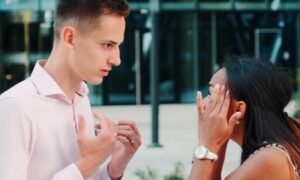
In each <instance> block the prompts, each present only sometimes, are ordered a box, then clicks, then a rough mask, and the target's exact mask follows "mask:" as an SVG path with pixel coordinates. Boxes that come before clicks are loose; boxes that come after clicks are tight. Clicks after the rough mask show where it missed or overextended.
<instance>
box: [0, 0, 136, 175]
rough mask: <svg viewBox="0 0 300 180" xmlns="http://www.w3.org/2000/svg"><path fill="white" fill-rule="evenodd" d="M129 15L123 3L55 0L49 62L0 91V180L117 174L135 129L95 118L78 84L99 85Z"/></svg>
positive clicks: (132, 146)
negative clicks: (17, 82)
mask: <svg viewBox="0 0 300 180" xmlns="http://www.w3.org/2000/svg"><path fill="white" fill-rule="evenodd" d="M127 15H128V5H127V4H126V3H125V2H124V1H123V0H84V1H83V0H72V1H70V0H58V2H57V9H56V21H55V29H54V30H55V38H54V46H53V49H52V51H51V54H50V56H49V58H48V60H47V61H44V60H40V61H38V62H37V63H36V65H35V68H34V70H33V72H32V74H31V76H30V77H29V78H28V79H26V80H24V81H23V82H21V83H19V84H17V85H16V86H14V87H13V88H11V89H10V90H8V91H6V92H5V93H3V94H2V95H1V96H0V115H1V119H0V124H1V126H0V146H1V148H0V157H1V158H0V179H5V180H10V179H11V180H16V179H18V180H20V179H30V180H32V179H37V180H42V179H55V180H61V179H63V180H69V179H70V180H77V179H78V180H79V179H80V180H81V179H93V180H94V179H97V180H100V179H101V180H102V179H105V180H106V179H121V178H122V176H123V173H124V170H125V168H126V166H127V164H128V162H129V161H130V159H131V158H132V157H133V155H134V154H135V152H136V151H137V149H138V148H139V146H140V144H141V140H140V134H139V131H138V129H137V127H136V125H135V124H134V123H133V122H129V121H125V120H122V121H119V122H118V123H117V124H116V125H114V124H113V123H112V122H110V121H109V120H108V119H107V118H106V117H104V116H103V115H101V114H98V113H94V115H93V113H92V111H91V107H90V102H89V99H88V97H87V94H88V89H87V86H86V84H85V83H84V82H83V81H86V82H88V83H91V84H99V83H101V82H102V81H103V78H104V77H106V76H107V75H108V74H109V72H110V70H112V68H113V67H114V66H118V65H120V63H121V61H120V52H119V45H120V44H121V43H122V41H123V38H124V31H125V19H124V18H125V17H126V16H127ZM94 117H95V118H97V119H98V120H100V124H99V125H98V127H100V128H101V130H100V133H98V135H97V136H95V134H94V124H93V123H94V120H93V119H94ZM109 157H111V158H110V159H108V158H109ZM106 160H107V161H106Z"/></svg>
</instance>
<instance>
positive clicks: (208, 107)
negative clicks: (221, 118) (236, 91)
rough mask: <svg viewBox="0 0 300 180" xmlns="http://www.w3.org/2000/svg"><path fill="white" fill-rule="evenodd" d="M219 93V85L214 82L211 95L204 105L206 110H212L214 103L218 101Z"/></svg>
mask: <svg viewBox="0 0 300 180" xmlns="http://www.w3.org/2000/svg"><path fill="white" fill-rule="evenodd" d="M219 95H220V85H219V84H216V85H215V87H214V88H213V91H212V92H211V96H210V97H209V100H208V103H207V105H206V108H205V111H206V112H209V113H210V112H212V111H213V110H214V108H215V106H216V103H217V101H218V98H219Z"/></svg>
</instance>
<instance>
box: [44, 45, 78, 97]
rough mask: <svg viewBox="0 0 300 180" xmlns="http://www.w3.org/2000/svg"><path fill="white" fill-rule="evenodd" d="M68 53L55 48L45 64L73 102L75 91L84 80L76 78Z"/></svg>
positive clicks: (46, 68)
mask: <svg viewBox="0 0 300 180" xmlns="http://www.w3.org/2000/svg"><path fill="white" fill-rule="evenodd" d="M67 58H68V57H67V55H66V54H65V53H61V52H59V50H58V48H54V49H53V50H52V52H51V54H50V56H49V58H48V60H47V62H46V64H45V66H44V69H45V70H46V71H47V72H48V73H49V75H50V76H51V77H52V78H53V79H54V80H55V82H56V83H57V84H58V86H59V87H60V88H61V89H62V91H63V92H64V93H65V95H66V96H67V98H68V100H69V101H70V102H73V99H74V96H75V92H76V90H77V89H78V88H79V87H80V84H81V82H82V80H80V79H79V78H76V75H75V74H74V73H73V72H72V71H71V68H70V67H69V65H68V63H67Z"/></svg>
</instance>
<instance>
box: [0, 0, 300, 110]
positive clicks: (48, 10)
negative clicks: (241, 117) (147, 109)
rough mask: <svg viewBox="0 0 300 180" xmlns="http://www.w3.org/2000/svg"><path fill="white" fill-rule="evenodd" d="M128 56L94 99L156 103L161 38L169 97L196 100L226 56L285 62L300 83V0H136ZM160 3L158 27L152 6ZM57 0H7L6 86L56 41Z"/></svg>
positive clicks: (3, 0) (1, 73) (1, 10)
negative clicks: (154, 76) (153, 65)
mask: <svg viewBox="0 0 300 180" xmlns="http://www.w3.org/2000/svg"><path fill="white" fill-rule="evenodd" d="M128 2H129V4H130V8H131V14H130V16H129V17H128V18H127V29H126V33H125V40H124V43H123V44H122V45H121V59H122V64H121V65H120V66H119V67H117V68H115V69H114V70H113V72H111V74H110V76H109V77H108V78H107V79H105V80H104V83H103V84H101V85H98V86H90V97H91V102H92V104H93V105H101V104H105V105H111V104H148V103H149V101H150V99H151V98H150V59H151V58H150V56H151V53H150V51H151V46H150V44H151V42H152V40H153V38H156V39H157V40H158V43H159V54H158V62H159V74H160V76H159V94H160V95H159V99H160V102H161V103H190V102H195V92H196V91H197V90H199V89H202V90H203V91H204V92H205V91H207V83H208V81H209V79H210V77H211V75H212V74H213V72H214V71H216V70H217V69H218V68H219V67H220V65H221V64H222V62H223V61H224V59H225V57H226V56H230V55H233V54H237V55H242V56H255V57H260V58H262V59H267V60H270V61H272V62H273V63H277V64H281V65H283V66H285V67H287V69H288V70H289V72H290V73H291V75H292V76H293V78H294V84H295V91H297V89H299V87H298V86H299V85H300V83H299V82H300V80H299V79H300V70H299V69H300V44H299V43H300V0H128ZM153 6H155V7H156V10H157V14H158V17H159V18H158V20H159V21H158V22H157V23H158V29H157V33H156V34H154V36H155V37H154V36H153V33H152V31H151V28H152V23H153V20H152V16H151V13H152V12H151V10H152V9H153ZM54 8H55V0H47V1H46V0H44V1H42V0H0V93H1V92H3V91H5V90H7V89H8V88H10V87H12V86H13V85H14V84H16V83H18V82H20V81H22V80H23V79H25V78H26V77H28V76H29V75H30V73H31V71H32V68H33V66H34V64H35V62H36V60H38V59H42V58H47V56H48V55H49V53H50V50H51V48H52V41H53V19H54V17H53V15H54V13H53V10H54Z"/></svg>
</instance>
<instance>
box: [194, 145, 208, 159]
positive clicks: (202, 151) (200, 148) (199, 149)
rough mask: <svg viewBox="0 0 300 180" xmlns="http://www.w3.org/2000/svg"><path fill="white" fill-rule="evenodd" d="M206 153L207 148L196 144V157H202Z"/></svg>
mask: <svg viewBox="0 0 300 180" xmlns="http://www.w3.org/2000/svg"><path fill="white" fill-rule="evenodd" d="M206 155H207V149H206V148H205V147H203V146H198V147H197V148H196V150H195V157H196V158H204V157H206Z"/></svg>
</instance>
